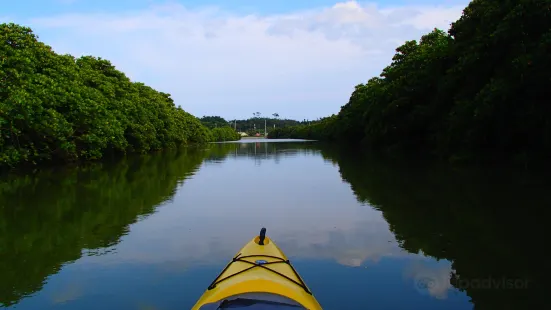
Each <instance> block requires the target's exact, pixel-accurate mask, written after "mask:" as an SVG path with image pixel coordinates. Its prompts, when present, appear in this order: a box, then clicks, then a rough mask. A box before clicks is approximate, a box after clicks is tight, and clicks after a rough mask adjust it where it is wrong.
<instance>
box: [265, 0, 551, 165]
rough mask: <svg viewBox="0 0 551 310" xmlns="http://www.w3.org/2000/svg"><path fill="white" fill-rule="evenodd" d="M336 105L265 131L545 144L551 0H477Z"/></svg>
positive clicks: (423, 143) (405, 144) (382, 141)
mask: <svg viewBox="0 0 551 310" xmlns="http://www.w3.org/2000/svg"><path fill="white" fill-rule="evenodd" d="M392 60H393V61H392V63H391V64H390V65H389V66H388V67H386V68H385V69H384V70H383V72H382V73H381V75H380V76H379V77H374V78H372V79H370V80H369V81H368V82H367V83H366V84H360V85H357V86H356V89H355V91H354V92H353V93H352V95H351V97H350V100H349V102H348V103H347V104H345V105H344V106H342V107H341V110H340V112H339V113H338V115H334V116H331V117H328V118H326V119H324V120H322V121H321V122H319V123H317V124H315V125H312V126H306V127H305V126H299V127H296V128H282V129H278V130H275V131H274V132H272V133H271V134H270V137H293V138H320V139H325V140H338V141H341V142H345V143H351V144H356V143H359V142H361V144H363V145H366V146H368V147H371V148H373V149H384V150H400V151H413V150H415V151H423V152H424V153H433V154H437V155H440V156H444V157H448V158H458V159H459V158H472V157H476V156H477V155H479V154H482V153H507V154H515V155H522V156H527V155H528V156H530V155H535V154H540V155H541V154H549V153H550V151H551V121H550V118H549V113H550V112H551V105H549V103H548V101H549V99H550V98H551V81H550V80H549V72H551V6H550V5H549V1H544V0H507V1H503V0H474V1H472V2H471V3H470V4H469V5H468V7H467V8H465V10H464V11H463V15H462V16H461V18H460V19H459V20H457V21H456V22H454V23H453V24H452V25H451V28H450V29H449V31H448V33H445V32H444V31H441V30H438V29H434V31H432V32H431V33H428V34H426V35H424V36H423V37H422V38H421V40H420V41H419V42H417V41H408V42H406V43H404V44H403V45H402V46H400V47H398V48H397V49H396V54H395V55H394V57H393V59H392Z"/></svg>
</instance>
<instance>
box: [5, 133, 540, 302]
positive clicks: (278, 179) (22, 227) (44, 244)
mask: <svg viewBox="0 0 551 310" xmlns="http://www.w3.org/2000/svg"><path fill="white" fill-rule="evenodd" d="M245 142H246V143H243V141H242V142H238V143H219V144H211V145H209V146H207V147H203V148H201V149H183V150H179V151H174V152H166V153H162V154H157V155H150V156H143V157H139V158H133V159H128V160H126V161H123V162H119V163H116V164H104V165H92V166H91V167H89V168H82V169H77V170H74V169H73V170H71V169H68V170H63V171H52V172H49V173H42V174H40V175H37V176H34V177H26V178H15V179H10V180H9V182H4V183H2V184H3V185H2V186H3V187H2V192H1V193H0V202H1V205H2V209H1V213H0V230H1V231H2V232H6V233H5V234H2V236H0V245H1V248H0V258H1V259H2V260H1V262H2V265H1V267H0V268H1V269H0V272H2V275H5V276H4V280H5V281H3V282H2V283H3V284H2V287H0V288H1V289H2V291H1V295H0V298H1V299H0V302H1V303H3V304H4V305H8V306H9V305H13V304H15V303H16V302H18V301H20V300H21V298H23V297H24V296H28V295H32V294H33V293H36V294H34V296H32V297H31V298H28V299H26V300H24V301H22V302H21V303H20V304H19V305H18V307H19V308H21V309H35V308H41V309H58V308H60V307H67V308H70V309H94V306H93V304H94V302H95V301H96V300H98V299H101V300H102V301H103V303H102V306H103V307H104V308H105V309H108V308H109V309H111V308H112V309H118V308H133V309H136V308H143V309H145V308H150V309H186V308H189V307H190V306H191V305H192V304H193V303H194V302H195V300H196V298H198V296H199V295H200V294H201V293H202V291H203V289H204V288H205V287H206V286H207V285H208V283H209V282H210V281H211V280H212V278H213V277H214V276H215V275H216V274H217V273H218V272H219V271H220V269H221V268H222V267H223V265H224V264H225V263H226V262H227V260H228V259H229V258H230V257H231V256H232V255H234V254H235V252H236V251H237V250H238V249H239V248H240V247H241V246H242V245H243V244H244V243H245V242H246V241H247V240H249V239H250V238H252V236H253V235H255V234H256V233H258V230H259V229H260V227H263V226H265V227H267V228H268V234H269V235H270V236H271V237H273V238H274V240H276V242H277V244H278V245H279V246H281V247H282V248H283V249H284V251H285V252H286V253H287V254H288V255H289V256H290V258H291V259H292V260H293V261H294V262H295V263H296V265H297V268H298V269H299V272H300V273H301V275H303V277H304V278H305V279H306V281H307V283H308V284H309V286H311V287H312V289H313V290H314V292H315V293H316V295H317V296H318V299H319V300H320V302H321V303H322V305H323V306H324V309H364V308H381V307H383V306H384V307H386V308H390V309H398V308H400V309H419V308H423V309H441V308H446V309H470V308H472V304H471V303H469V301H468V299H469V297H467V295H468V296H470V298H472V301H473V303H474V304H475V305H476V307H477V309H478V308H480V309H495V308H505V309H506V308H507V307H508V306H515V307H518V306H519V305H526V300H527V298H531V299H532V300H535V299H537V298H534V296H537V295H534V292H533V291H531V290H528V289H524V290H520V289H519V290H514V291H513V290H508V291H507V290H496V289H480V288H473V285H472V284H473V282H465V281H464V280H465V279H478V278H483V277H490V276H491V277H494V278H495V279H498V278H499V277H501V278H503V277H509V278H513V277H517V278H523V279H530V280H533V281H537V280H538V277H539V276H538V272H537V271H536V269H538V268H539V266H537V265H534V264H530V260H529V258H527V257H525V256H526V255H525V253H528V250H529V249H530V250H531V251H532V253H533V252H534V251H536V250H538V249H541V247H537V246H533V247H530V246H528V242H526V241H527V240H536V244H537V242H540V240H538V239H537V234H536V233H537V229H536V228H535V227H539V228H541V227H542V226H538V225H532V228H528V230H527V232H528V233H527V234H525V232H526V231H524V232H518V231H517V232H511V231H510V229H507V227H504V226H503V223H512V222H511V221H510V220H511V217H510V216H509V213H508V212H506V211H505V210H506V209H504V208H511V209H512V206H513V205H518V202H519V201H526V202H527V201H529V202H530V203H531V204H532V205H534V206H535V207H538V206H543V205H544V204H545V203H549V202H550V201H549V198H547V196H546V195H545V188H546V187H545V186H544V183H541V182H540V181H539V180H533V179H531V178H527V177H524V178H519V177H518V175H515V176H516V177H517V178H516V179H515V180H518V182H517V181H515V182H511V181H510V180H511V178H509V179H507V178H505V177H504V175H503V174H504V173H507V172H506V171H504V170H501V172H499V173H501V175H497V173H489V172H488V171H489V170H477V171H474V172H473V171H470V172H469V171H463V170H461V171H453V170H450V169H449V168H446V167H436V166H434V165H429V166H427V165H422V164H421V163H420V162H415V164H411V162H410V163H408V162H403V161H388V160H383V159H381V158H376V157H373V156H367V155H365V154H361V155H360V154H358V152H356V151H347V150H339V149H335V148H330V147H325V146H323V145H320V144H318V143H315V142H301V143H297V142H288V141H281V142H277V143H265V142H263V141H261V140H259V141H245ZM509 173H510V172H509ZM510 177H512V175H510ZM184 180H187V181H186V182H185V184H184ZM500 191H506V192H505V193H502V192H500ZM38 201H40V202H41V203H40V205H37V203H36V202H38ZM515 214H516V219H517V220H518V221H520V222H522V221H528V218H529V214H531V213H530V212H529V211H524V212H518V208H517V212H516V213H515ZM143 219H146V220H143ZM140 220H143V221H140ZM502 221H505V222H502ZM520 222H517V225H519V226H518V227H524V226H521V224H520ZM530 223H531V224H533V223H535V221H534V219H532V220H531V222H530ZM530 234H536V236H535V237H534V236H530ZM532 244H534V243H532ZM4 262H6V263H4ZM49 276H50V277H49ZM48 277H49V278H48ZM501 278H499V279H501ZM460 280H463V282H462V283H463V284H461V283H460V282H459V281H460ZM46 282H47V285H44V284H45V283H46ZM465 283H467V284H470V286H469V285H465ZM397 296H399V298H398V297H397ZM542 296H543V295H542ZM343 301H346V304H343Z"/></svg>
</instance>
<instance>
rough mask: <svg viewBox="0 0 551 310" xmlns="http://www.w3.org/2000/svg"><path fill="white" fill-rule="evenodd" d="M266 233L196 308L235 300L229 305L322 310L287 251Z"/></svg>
mask: <svg viewBox="0 0 551 310" xmlns="http://www.w3.org/2000/svg"><path fill="white" fill-rule="evenodd" d="M263 232H264V233H265V230H264V229H263ZM263 232H261V235H260V236H257V237H255V238H254V239H253V240H251V241H250V242H249V243H247V244H246V245H245V246H244V247H243V248H242V249H241V250H240V251H239V252H238V253H237V254H236V255H235V256H234V257H233V259H232V260H231V261H230V262H229V264H228V265H227V266H226V267H225V268H224V269H223V270H222V272H221V273H220V275H218V277H216V279H214V281H212V283H211V284H210V285H209V287H208V289H207V291H206V292H205V293H204V294H203V296H201V298H200V299H199V301H198V302H197V303H196V305H195V306H194V307H193V308H192V309H194V310H199V309H200V310H204V309H225V308H224V307H223V306H224V303H226V304H228V303H232V306H228V307H231V308H233V309H236V307H237V306H238V305H242V306H243V307H245V306H244V305H245V304H247V303H256V304H263V305H262V306H261V307H260V306H258V307H257V306H256V304H255V307H249V306H246V308H244V309H251V310H252V309H288V308H292V309H321V306H320V305H319V303H318V302H317V301H316V299H315V298H314V297H313V295H312V292H311V291H310V289H309V288H308V287H307V286H306V284H305V283H304V281H303V280H302V278H301V277H300V276H299V274H298V273H297V272H296V270H295V269H294V268H293V266H292V265H291V262H290V261H289V260H288V259H287V257H286V256H285V254H283V252H282V251H281V250H280V249H279V248H278V247H277V246H276V245H275V244H274V242H273V241H272V240H271V239H269V238H268V237H264V235H263ZM253 295H254V297H251V296H253ZM259 296H261V297H259ZM215 305H216V307H213V306H215ZM203 306H204V307H203ZM297 307H298V308H297ZM237 309H239V308H237Z"/></svg>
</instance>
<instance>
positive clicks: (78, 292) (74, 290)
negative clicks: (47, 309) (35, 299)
mask: <svg viewBox="0 0 551 310" xmlns="http://www.w3.org/2000/svg"><path fill="white" fill-rule="evenodd" d="M83 294H84V290H83V285H82V283H80V282H74V283H70V284H69V285H67V286H66V287H64V288H62V289H59V290H56V291H55V292H54V294H52V297H51V298H52V299H51V300H52V302H53V303H54V304H62V303H66V302H68V301H73V300H77V299H79V298H80V297H81V296H82V295H83Z"/></svg>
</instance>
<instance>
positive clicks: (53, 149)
mask: <svg viewBox="0 0 551 310" xmlns="http://www.w3.org/2000/svg"><path fill="white" fill-rule="evenodd" d="M236 136H237V134H236V133H234V134H233V135H232V134H231V132H230V130H226V129H224V130H215V131H214V132H211V131H210V130H209V129H208V128H206V127H205V126H203V125H202V124H201V122H200V121H199V119H198V118H196V117H195V116H193V115H191V114H189V113H187V112H186V111H184V110H183V109H182V108H181V107H179V106H176V104H175V103H174V101H173V100H172V98H171V97H170V95H169V94H167V93H163V92H159V91H156V90H154V89H152V88H151V87H148V86H146V85H144V84H143V83H139V82H133V81H131V80H130V79H129V78H128V77H127V76H126V75H125V74H124V73H122V72H120V71H118V70H117V69H116V68H115V67H114V66H113V65H112V64H111V63H110V62H109V61H108V60H105V59H102V58H98V57H92V56H83V57H80V58H75V57H73V56H71V55H60V54H57V53H55V52H54V51H53V50H52V48H51V47H50V46H48V45H46V44H44V43H42V42H40V41H39V40H38V37H37V36H36V35H35V34H34V33H33V31H32V30H31V29H30V28H28V27H23V26H20V25H16V24H13V23H10V24H0V167H13V166H17V165H23V164H38V163H41V162H74V161H82V160H94V159H100V158H104V157H106V156H109V155H116V154H126V153H146V152H150V151H155V150H161V149H164V148H173V147H176V146H178V145H181V144H193V143H204V142H208V141H213V140H216V141H220V140H221V139H227V138H231V139H235V137H236Z"/></svg>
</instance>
